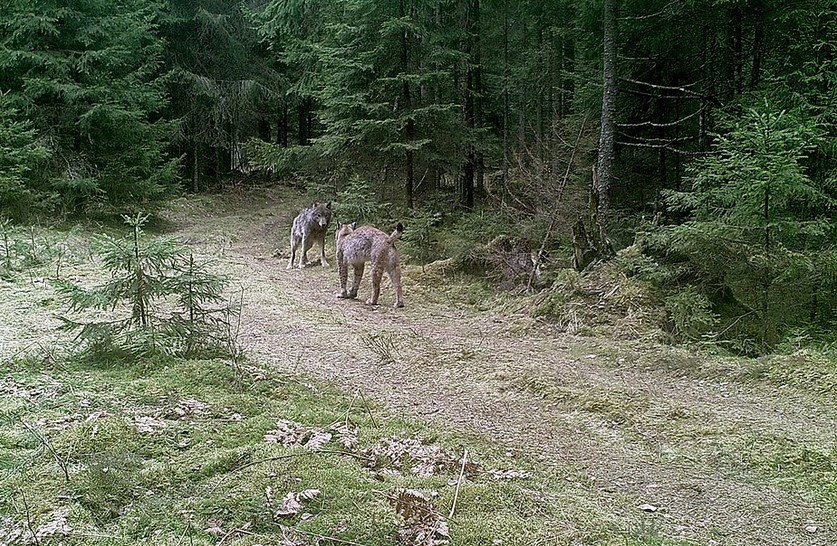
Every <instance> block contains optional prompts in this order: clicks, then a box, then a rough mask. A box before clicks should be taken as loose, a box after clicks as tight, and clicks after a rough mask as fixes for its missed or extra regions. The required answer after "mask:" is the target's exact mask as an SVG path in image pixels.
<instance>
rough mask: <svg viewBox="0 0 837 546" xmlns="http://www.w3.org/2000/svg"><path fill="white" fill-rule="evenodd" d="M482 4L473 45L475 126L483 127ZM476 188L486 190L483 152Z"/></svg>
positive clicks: (476, 6) (476, 13)
mask: <svg viewBox="0 0 837 546" xmlns="http://www.w3.org/2000/svg"><path fill="white" fill-rule="evenodd" d="M480 32H481V27H480V2H479V0H476V1H475V2H474V28H473V34H472V36H473V37H474V43H473V45H472V49H473V54H474V126H475V127H482V118H483V112H482V53H481V49H482V44H481V42H480ZM474 176H475V178H476V180H475V181H474V186H475V188H476V189H477V190H479V191H483V190H484V189H485V160H484V158H483V154H482V152H481V151H477V152H476V157H475V165H474Z"/></svg>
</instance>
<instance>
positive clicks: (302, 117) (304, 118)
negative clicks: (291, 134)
mask: <svg viewBox="0 0 837 546" xmlns="http://www.w3.org/2000/svg"><path fill="white" fill-rule="evenodd" d="M307 104H308V101H307V99H305V98H304V97H300V99H299V104H298V105H297V116H298V117H297V121H298V126H299V133H298V135H297V136H298V141H299V145H300V146H305V145H306V144H308V113H307V112H306V105H307Z"/></svg>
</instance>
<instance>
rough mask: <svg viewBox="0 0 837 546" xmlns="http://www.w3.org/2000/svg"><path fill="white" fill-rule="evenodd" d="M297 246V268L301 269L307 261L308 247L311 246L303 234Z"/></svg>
mask: <svg viewBox="0 0 837 546" xmlns="http://www.w3.org/2000/svg"><path fill="white" fill-rule="evenodd" d="M299 246H300V248H299V266H298V267H299V268H300V269H302V268H303V267H305V264H307V263H308V249H309V248H311V245H310V244H309V243H308V238H307V237H306V236H305V235H303V236H302V242H301V243H300V245H299Z"/></svg>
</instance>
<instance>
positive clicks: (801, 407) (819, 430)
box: [0, 189, 837, 546]
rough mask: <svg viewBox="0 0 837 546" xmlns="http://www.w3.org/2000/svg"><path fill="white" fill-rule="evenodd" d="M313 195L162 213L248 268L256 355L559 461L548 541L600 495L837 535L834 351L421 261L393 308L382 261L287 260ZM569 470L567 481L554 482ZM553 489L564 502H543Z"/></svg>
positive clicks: (7, 347) (6, 339) (271, 196)
mask: <svg viewBox="0 0 837 546" xmlns="http://www.w3.org/2000/svg"><path fill="white" fill-rule="evenodd" d="M303 203H304V199H303V198H302V197H301V196H300V195H299V194H297V193H294V192H292V191H291V190H289V189H273V190H252V189H248V190H240V191H239V190H231V191H229V192H227V193H225V194H223V195H218V196H200V197H189V198H182V199H179V200H176V201H175V202H174V204H173V205H172V206H171V207H170V208H169V209H168V210H167V211H166V212H165V213H163V215H162V217H163V221H162V222H159V223H157V225H155V226H154V228H155V230H157V231H159V232H162V233H165V234H166V235H170V236H173V237H176V238H178V239H180V240H182V241H184V242H186V243H187V244H189V245H190V246H191V247H192V248H193V249H194V250H195V251H196V253H198V254H200V255H202V256H205V257H209V258H211V259H212V260H213V262H214V270H216V271H219V272H222V273H225V274H226V275H228V276H229V278H230V279H231V280H232V283H231V287H230V293H231V297H232V298H235V299H237V298H238V297H239V295H240V297H241V301H242V312H241V325H240V331H239V333H238V343H239V344H240V345H241V346H242V348H243V349H244V350H245V351H246V354H247V356H248V358H249V359H250V360H252V361H253V362H258V363H260V364H263V365H269V366H273V367H275V368H276V369H278V370H282V371H283V372H290V373H295V374H296V373H298V374H303V376H308V377H313V378H316V379H318V380H321V381H324V382H327V383H330V384H332V385H334V386H336V387H337V388H338V389H339V390H341V391H343V392H346V393H348V396H350V397H352V396H354V397H357V399H358V400H368V401H372V402H373V403H376V404H377V405H378V406H379V407H381V408H383V409H384V410H385V411H386V412H387V413H388V414H390V415H396V416H401V417H403V418H405V419H416V420H419V421H422V422H426V423H428V424H429V426H431V427H435V428H436V429H438V430H452V431H454V432H456V433H462V434H463V435H464V436H463V438H468V437H478V438H480V440H481V441H484V442H486V444H487V445H492V446H495V447H497V448H498V449H499V450H500V452H501V453H503V452H505V453H507V454H509V456H510V457H514V458H516V459H517V460H525V461H527V462H528V463H529V464H531V465H532V468H534V469H536V470H537V471H538V472H540V473H541V474H542V475H548V476H550V477H551V478H553V479H554V478H557V480H552V481H549V482H548V483H547V482H546V481H544V482H543V485H542V486H541V487H542V488H543V489H544V490H543V491H541V492H540V493H539V495H538V499H540V500H538V499H533V500H532V502H531V507H530V508H531V510H532V511H533V512H532V514H539V517H542V518H544V519H550V518H552V519H560V521H561V522H562V523H560V525H561V526H564V527H566V528H565V532H564V533H561V536H555V537H554V539H552V540H549V541H546V542H539V543H544V544H547V543H548V544H573V545H575V544H581V543H580V542H578V541H576V540H575V539H574V538H573V537H574V536H579V535H577V534H576V533H575V532H574V531H573V529H572V527H573V524H572V521H574V520H575V521H578V519H577V518H579V517H583V515H580V513H581V512H584V511H598V512H599V513H600V514H603V515H604V516H600V517H592V518H591V520H590V521H596V522H598V521H609V519H610V517H611V516H614V517H615V519H616V520H618V521H619V522H620V523H618V525H625V522H629V523H628V524H629V525H634V526H636V527H637V528H638V529H640V530H639V531H636V532H634V533H633V535H632V536H646V537H651V538H649V539H647V540H631V541H629V540H627V539H625V540H624V544H644V545H649V546H650V545H651V544H657V545H662V544H666V545H670V544H681V543H682V544H706V545H718V546H721V545H724V546H726V545H729V546H733V545H735V546H742V545H747V546H749V545H753V546H755V545H764V544H769V545H773V546H791V545H794V546H796V545H809V546H833V545H834V544H837V398H835V397H834V389H833V387H834V386H835V385H837V379H836V378H837V364H835V363H834V362H833V361H829V360H828V359H827V358H825V359H823V357H822V356H821V355H818V354H816V353H811V352H806V351H804V350H803V351H799V352H797V353H796V354H794V355H790V356H786V357H773V358H770V359H760V360H759V359H744V358H733V357H725V356H720V355H718V354H711V353H708V352H698V351H693V350H689V349H686V348H682V347H675V346H669V345H663V344H660V343H656V342H654V341H652V340H651V339H652V338H650V337H645V338H642V339H633V340H631V339H614V337H618V338H623V337H629V336H599V337H596V336H578V335H569V334H566V333H562V332H559V331H557V329H556V328H555V327H554V326H552V325H550V324H549V323H545V322H541V321H538V320H535V319H533V318H532V317H531V316H530V314H529V313H526V312H525V311H513V310H510V309H514V308H515V306H512V305H502V304H501V303H498V302H502V301H504V300H503V299H502V298H499V299H498V298H497V296H495V295H494V294H492V293H491V292H490V291H487V290H486V289H485V287H484V286H480V285H479V284H478V283H474V282H472V281H470V280H468V279H458V278H449V277H445V276H439V275H434V274H432V273H430V272H429V270H428V271H423V270H422V268H421V267H420V266H417V265H408V266H406V267H405V274H404V288H405V301H406V307H404V308H402V309H395V308H393V307H391V304H392V302H393V293H392V289H391V286H390V285H389V283H388V282H385V283H384V286H383V287H382V295H381V303H382V305H380V306H376V307H371V306H367V305H365V304H364V303H363V301H364V300H365V298H366V296H367V295H368V293H369V282H368V278H365V279H364V283H363V284H362V285H361V291H360V294H359V298H358V299H357V300H342V299H338V298H336V297H335V295H336V293H337V291H338V280H337V273H336V267H335V264H334V263H333V262H334V260H333V259H332V260H330V261H331V262H332V265H331V267H320V266H312V267H308V268H305V269H302V270H299V269H291V270H287V269H286V268H285V266H286V264H287V257H288V231H289V226H290V223H291V221H292V219H293V217H294V215H295V214H296V212H298V210H299V207H300V206H302V205H303ZM382 227H383V226H382ZM408 229H409V226H408ZM149 231H151V229H150V228H149ZM327 242H328V246H327V251H328V255H329V256H333V255H334V248H333V241H332V240H328V241H327ZM314 256H316V253H315V252H311V253H310V254H309V257H312V258H313V257H314ZM367 277H368V274H367ZM43 284H44V283H43V282H42V281H41V280H39V279H36V278H32V279H31V283H28V282H27V283H26V285H25V286H24V285H21V286H19V287H16V286H14V285H10V287H9V288H4V290H5V292H4V294H6V295H4V296H3V299H5V300H6V301H5V302H4V301H0V315H2V316H3V317H4V319H3V321H2V323H0V341H2V343H0V356H7V355H9V354H15V353H19V352H20V351H22V350H23V349H24V348H25V346H26V345H27V344H30V345H31V344H38V345H39V346H42V345H49V344H50V343H51V342H53V341H55V342H57V338H58V337H59V336H60V335H64V334H57V333H55V326H57V324H58V322H57V320H55V319H45V318H44V312H43V309H44V308H45V307H51V306H54V305H55V303H54V302H53V301H52V300H51V296H49V295H45V296H42V298H43V299H42V300H41V302H40V303H38V301H37V298H34V297H33V296H32V293H33V292H36V291H38V290H41V287H42V286H43ZM44 293H45V294H46V291H44ZM39 297H41V296H39ZM505 301H508V299H506V300H505ZM516 307H517V308H521V307H522V306H519V305H518V306H516ZM84 373H85V375H84V377H87V376H88V375H89V373H88V372H84ZM0 386H2V385H0ZM124 388H126V389H131V388H133V387H130V386H128V387H124ZM113 403H114V404H117V403H118V401H114V402H113ZM358 405H360V402H358ZM349 409H350V410H351V407H350V408H349ZM9 411H11V410H9ZM254 430H255V429H254ZM217 432H218V431H216V433H217ZM252 434H254V435H255V437H256V438H260V434H259V433H258V432H253V433H252ZM556 482H557V483H558V484H559V485H560V484H564V487H565V488H567V490H568V491H569V492H570V493H571V495H570V497H568V496H567V492H566V491H564V492H563V493H562V494H560V495H558V494H553V493H555V492H554V491H551V490H547V489H549V488H553V487H555V484H556ZM572 496H575V497H576V498H577V502H574V505H572V506H570V505H566V503H567V499H568V498H571V497H572ZM544 499H547V500H544ZM548 499H556V500H554V501H552V502H553V504H555V503H558V504H560V503H565V504H561V505H554V506H552V505H551V506H548V507H545V505H543V503H544V502H550V501H548ZM522 506H527V507H529V506H530V503H523V504H522ZM530 508H526V510H529V509H530ZM521 509H523V508H521ZM558 515H561V516H560V518H559V517H558ZM588 524H589V522H588ZM579 526H582V527H583V525H581V524H580V522H579ZM0 527H2V526H0ZM642 529H646V530H648V532H645V531H642ZM0 530H2V529H0ZM184 533H185V531H184ZM541 536H543V535H541ZM587 536H589V534H588V535H587ZM617 536H618V535H617ZM654 537H665V541H663V540H662V539H659V540H658V539H655V538H654ZM521 540H522V542H521ZM222 542H223V540H222ZM453 543H454V544H456V543H457V542H456V540H454V542H453ZM495 543H496V544H499V543H500V542H496V541H495ZM510 543H521V544H524V543H526V542H525V537H518V540H517V541H516V542H515V541H510ZM608 543H613V544H616V543H619V544H622V542H618V540H617V541H615V542H614V541H610V542H608ZM0 544H3V540H2V537H0ZM584 544H587V542H584Z"/></svg>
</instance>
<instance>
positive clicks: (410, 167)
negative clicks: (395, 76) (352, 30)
mask: <svg viewBox="0 0 837 546" xmlns="http://www.w3.org/2000/svg"><path fill="white" fill-rule="evenodd" d="M398 9H399V12H400V13H399V15H400V16H401V17H405V16H406V15H407V12H406V9H405V7H404V0H401V1H400V2H399V3H398ZM408 70H409V36H408V30H407V29H406V28H405V29H404V30H403V32H402V33H401V72H402V73H403V74H404V83H403V84H402V90H401V94H402V99H403V101H404V106H403V108H404V110H405V111H407V112H409V111H410V108H411V106H410V101H411V98H412V97H411V96H410V82H409V81H408V79H407V77H406V75H407V72H408ZM415 132H416V127H415V122H414V121H413V119H412V118H409V119H408V120H407V126H406V127H405V130H404V133H405V134H404V139H405V141H406V144H407V145H408V146H410V145H412V143H413V140H414V139H415ZM414 169H415V166H414V164H413V150H411V149H408V150H407V153H406V165H405V170H406V178H407V180H406V182H405V184H404V189H405V190H406V193H407V207H408V208H410V209H412V208H413V189H414V185H415V181H414Z"/></svg>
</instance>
